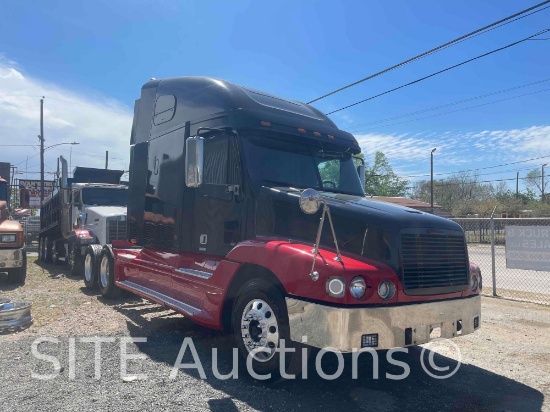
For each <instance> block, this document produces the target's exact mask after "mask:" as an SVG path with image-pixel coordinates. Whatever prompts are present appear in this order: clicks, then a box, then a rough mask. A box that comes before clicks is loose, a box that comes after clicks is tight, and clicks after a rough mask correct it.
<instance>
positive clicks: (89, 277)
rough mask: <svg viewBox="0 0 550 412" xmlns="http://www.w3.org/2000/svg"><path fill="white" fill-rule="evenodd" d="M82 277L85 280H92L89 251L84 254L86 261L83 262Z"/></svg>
mask: <svg viewBox="0 0 550 412" xmlns="http://www.w3.org/2000/svg"><path fill="white" fill-rule="evenodd" d="M84 278H85V279H86V281H87V282H90V281H91V280H92V255H90V254H89V253H88V254H87V255H86V261H85V262H84Z"/></svg>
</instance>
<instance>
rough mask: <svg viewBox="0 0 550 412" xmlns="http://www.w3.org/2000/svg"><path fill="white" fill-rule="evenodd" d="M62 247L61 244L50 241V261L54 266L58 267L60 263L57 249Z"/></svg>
mask: <svg viewBox="0 0 550 412" xmlns="http://www.w3.org/2000/svg"><path fill="white" fill-rule="evenodd" d="M61 246H63V243H61V242H56V241H52V242H51V248H50V256H51V261H52V263H53V264H54V265H60V264H61V263H62V261H61V259H59V247H61Z"/></svg>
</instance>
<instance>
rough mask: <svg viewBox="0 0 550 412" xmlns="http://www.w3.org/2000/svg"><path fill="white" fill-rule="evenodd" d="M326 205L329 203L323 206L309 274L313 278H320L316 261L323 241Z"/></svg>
mask: <svg viewBox="0 0 550 412" xmlns="http://www.w3.org/2000/svg"><path fill="white" fill-rule="evenodd" d="M326 206H327V205H326V203H325V207H324V208H323V213H322V214H321V220H320V222H319V228H318V229H317V238H316V239H315V245H314V247H315V248H314V249H313V264H312V265H311V273H310V274H309V276H310V277H311V279H312V280H318V279H319V273H318V272H315V261H316V260H317V256H318V255H319V244H320V243H321V233H322V232H323V224H324V223H325V214H326V212H327V208H326Z"/></svg>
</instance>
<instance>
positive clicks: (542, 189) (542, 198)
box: [540, 163, 548, 202]
mask: <svg viewBox="0 0 550 412" xmlns="http://www.w3.org/2000/svg"><path fill="white" fill-rule="evenodd" d="M546 165H548V163H545V164H543V165H542V182H541V183H542V185H541V196H540V200H541V201H542V202H544V166H546Z"/></svg>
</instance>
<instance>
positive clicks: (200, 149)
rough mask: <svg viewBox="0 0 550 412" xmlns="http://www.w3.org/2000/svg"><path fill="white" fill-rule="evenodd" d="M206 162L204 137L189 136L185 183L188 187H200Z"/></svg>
mask: <svg viewBox="0 0 550 412" xmlns="http://www.w3.org/2000/svg"><path fill="white" fill-rule="evenodd" d="M203 162H204V139H203V138H202V137H200V136H193V137H189V138H188V139H187V140H186V141H185V184H186V185H187V187H199V186H200V185H201V184H202V172H203Z"/></svg>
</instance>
